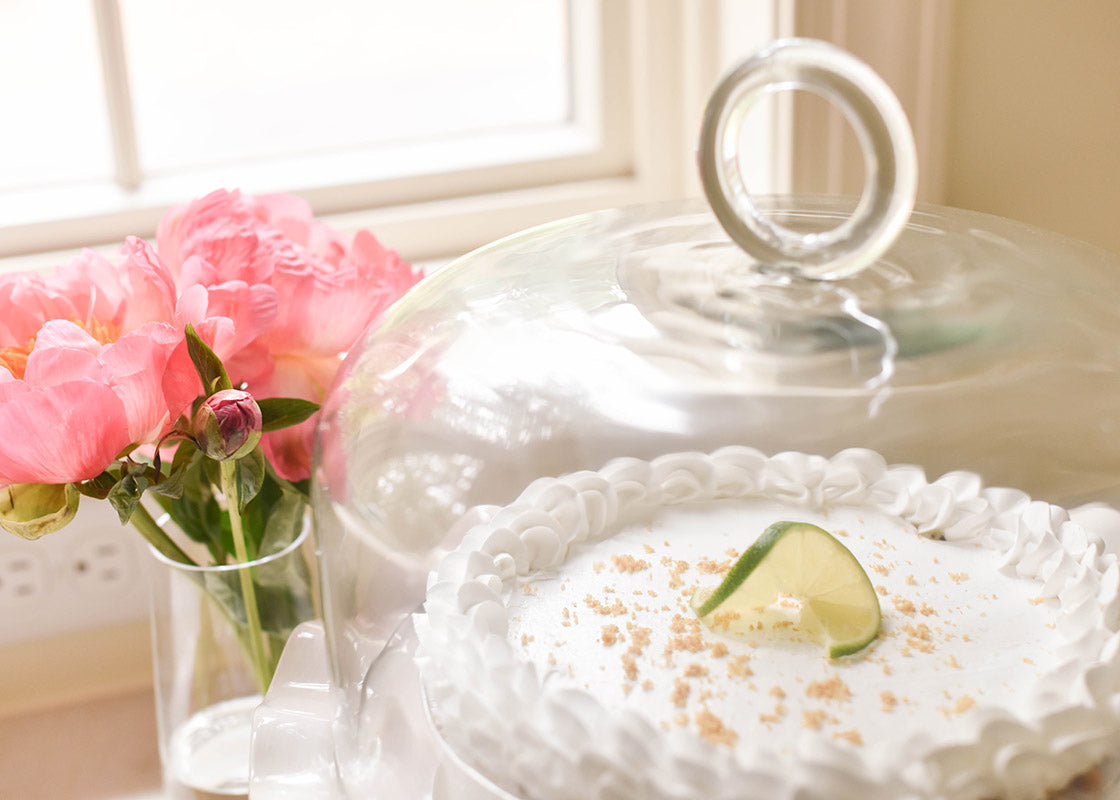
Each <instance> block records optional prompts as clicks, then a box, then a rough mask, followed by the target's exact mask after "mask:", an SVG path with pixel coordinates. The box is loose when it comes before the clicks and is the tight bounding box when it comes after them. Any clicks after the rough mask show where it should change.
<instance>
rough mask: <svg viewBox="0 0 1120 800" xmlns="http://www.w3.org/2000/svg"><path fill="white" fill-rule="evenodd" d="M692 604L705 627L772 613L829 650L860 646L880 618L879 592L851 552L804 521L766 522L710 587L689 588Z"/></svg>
mask: <svg viewBox="0 0 1120 800" xmlns="http://www.w3.org/2000/svg"><path fill="white" fill-rule="evenodd" d="M790 601H792V602H790ZM692 608H693V609H694V610H695V612H696V614H697V615H698V616H699V617H700V619H701V620H702V621H703V622H704V624H706V625H707V626H708V627H709V628H716V627H721V628H723V629H725V630H729V631H731V632H745V631H748V630H758V629H760V628H761V627H764V622H765V621H768V620H774V619H777V620H778V621H777V623H776V624H775V625H774V626H773V627H775V628H777V627H782V626H786V627H788V626H790V625H791V624H792V627H793V628H794V629H795V630H797V631H799V632H800V633H802V634H805V635H807V636H808V637H810V638H812V639H814V640H816V641H819V642H821V643H822V644H824V645H825V646H826V647H827V648H828V655H829V657H830V658H841V657H843V656H847V655H851V654H853V653H857V652H859V651H860V650H862V649H863V648H865V647H867V645H869V644H871V642H872V641H874V640H875V638H876V636H878V634H879V628H880V625H881V623H882V612H881V610H880V608H879V596H878V594H876V592H875V587H874V586H872V584H871V580H870V578H868V577H867V573H866V572H865V571H864V569H863V566H862V565H861V564H860V563H859V561H858V559H856V557H855V556H854V555H852V552H851V551H850V550H848V548H847V547H845V546H844V545H843V544H842V543H841V542H840V541H839V540H838V539H837V538H836V537H834V536H833V535H832V534H830V533H829V532H828V531H826V530H824V529H823V528H820V527H818V526H816V525H812V524H810V523H807V522H788V521H784V522H776V523H774V524H773V525H771V526H770V527H769V528H767V529H766V530H765V531H764V532H763V534H762V535H761V536H760V537H759V538H758V540H757V541H755V543H754V544H753V545H751V546H750V548H749V549H748V550H747V551H746V552H745V553H743V555H742V556H740V557H739V559H738V561H736V562H735V563H734V564H733V565H732V566H731V569H730V571H729V572H728V573H727V575H726V576H725V577H724V579H723V581H722V582H721V583H720V584H719V585H718V586H716V587H715V589H698V590H697V591H696V593H695V594H693V596H692ZM733 623H734V624H733Z"/></svg>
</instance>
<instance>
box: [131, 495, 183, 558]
mask: <svg viewBox="0 0 1120 800" xmlns="http://www.w3.org/2000/svg"><path fill="white" fill-rule="evenodd" d="M128 521H129V522H131V523H132V527H134V528H136V530H138V531H139V532H140V535H141V536H143V537H144V538H145V539H146V540H147V541H148V544H150V545H151V546H152V547H154V548H155V549H156V550H158V551H159V552H161V553H163V554H164V555H165V556H167V557H168V558H169V559H171V560H172V561H178V562H180V563H183V564H190V565H191V566H196V567H197V566H198V564H196V563H195V562H194V560H193V559H192V558H191V557H190V556H188V555H187V554H186V553H185V552H183V549H182V548H181V547H179V545H177V544H175V541H174V540H173V539H172V538H171V537H170V536H168V535H167V531H165V530H164V529H163V528H162V527H161V526H160V524H159V523H158V522H156V521H155V518H154V517H152V515H151V513H150V512H149V511H148V509H146V508H144V506H143V505H141V504H140V503H137V504H136V509H135V510H134V511H133V512H132V516H131V517H129V519H128Z"/></svg>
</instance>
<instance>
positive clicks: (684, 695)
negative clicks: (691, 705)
mask: <svg viewBox="0 0 1120 800" xmlns="http://www.w3.org/2000/svg"><path fill="white" fill-rule="evenodd" d="M690 691H692V687H691V686H689V685H688V683H686V682H685V681H683V680H681V679H680V678H674V679H673V692H672V694H670V695H669V699H670V700H671V701H672V703H673V705H675V706H676V707H677V708H684V707H685V705H686V704H687V703H688V693H689V692H690Z"/></svg>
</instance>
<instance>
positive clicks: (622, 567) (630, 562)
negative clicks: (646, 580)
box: [611, 555, 649, 574]
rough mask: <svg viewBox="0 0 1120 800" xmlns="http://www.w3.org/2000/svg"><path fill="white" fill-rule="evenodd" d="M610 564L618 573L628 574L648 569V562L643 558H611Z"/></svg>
mask: <svg viewBox="0 0 1120 800" xmlns="http://www.w3.org/2000/svg"><path fill="white" fill-rule="evenodd" d="M611 562H612V563H613V564H614V568H615V569H617V570H618V571H619V572H624V573H629V574H633V573H635V572H642V571H643V570H647V569H649V562H648V561H646V560H645V559H644V558H634V556H629V555H619V556H611Z"/></svg>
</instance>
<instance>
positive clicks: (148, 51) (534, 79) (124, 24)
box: [0, 0, 780, 265]
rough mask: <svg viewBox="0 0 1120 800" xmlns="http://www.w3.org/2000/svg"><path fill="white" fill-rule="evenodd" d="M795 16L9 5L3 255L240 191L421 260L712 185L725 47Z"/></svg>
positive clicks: (120, 3)
mask: <svg viewBox="0 0 1120 800" xmlns="http://www.w3.org/2000/svg"><path fill="white" fill-rule="evenodd" d="M779 5H780V4H779V3H777V2H774V3H758V4H753V3H752V4H750V7H751V8H750V10H745V9H746V4H742V3H736V2H734V0H726V1H725V2H724V3H722V4H720V3H712V4H692V3H689V2H684V0H677V1H676V2H671V3H665V4H658V5H657V6H656V7H651V6H650V5H649V4H647V3H645V2H642V1H641V0H534V2H531V3H525V2H523V0H478V2H471V3H462V2H458V0H415V2H410V3H399V2H388V1H387V0H330V2H326V3H319V4H314V5H312V4H308V3H306V2H298V0H243V2H238V3H232V4H231V3H223V2H221V1H220V0H197V2H193V3H190V4H168V3H150V2H145V0H92V1H91V0H7V2H5V3H4V4H2V5H0V69H3V70H4V74H5V75H6V76H8V78H7V79H6V80H5V81H4V82H3V83H0V103H2V104H3V107H5V108H6V109H8V114H7V115H6V116H7V118H8V119H9V120H13V121H15V124H9V125H6V126H4V127H3V129H0V258H2V257H4V256H16V255H21V254H28V253H36V252H42V251H52V250H68V249H72V248H75V247H80V246H85V245H94V244H99V243H106V244H111V243H114V242H117V241H120V239H121V238H123V236H125V235H127V234H129V233H137V234H140V235H147V234H150V232H151V230H152V229H153V228H154V225H155V222H156V220H158V218H159V216H160V214H161V213H162V211H163V210H164V209H166V207H167V206H169V205H171V204H173V203H178V202H182V201H184V200H187V199H190V198H192V197H195V196H198V195H200V194H204V193H206V192H208V191H210V190H212V189H214V188H218V187H220V186H225V187H231V188H232V187H240V188H243V189H245V190H246V191H250V192H266V191H290V192H297V193H300V194H302V195H303V196H304V197H306V198H307V199H308V200H309V201H310V202H311V203H312V205H313V207H314V208H315V210H316V212H317V213H319V214H321V215H331V216H332V221H334V222H335V223H336V224H337V225H339V226H340V227H343V228H350V227H367V226H368V227H373V228H374V229H375V230H377V232H378V233H379V234H380V235H381V236H382V238H384V239H385V240H386V241H387V242H389V243H391V244H392V245H393V246H395V247H398V248H399V249H401V250H402V252H404V253H405V254H406V255H407V256H408V257H410V258H413V259H423V258H434V257H445V256H448V255H454V254H457V253H459V252H463V251H465V250H467V249H470V248H473V247H475V246H478V245H480V244H483V243H485V242H487V241H490V240H492V239H494V238H497V237H499V236H501V235H504V234H506V233H509V232H511V231H513V230H517V229H519V228H523V227H527V226H529V225H532V224H537V223H539V222H543V221H546V220H549V219H555V218H558V217H561V216H565V215H568V214H571V213H578V212H581V211H585V210H589V209H592V208H599V207H606V206H617V205H626V204H630V203H635V202H645V201H650V200H657V199H663V198H666V197H673V196H679V195H681V194H686V193H693V192H695V191H696V189H697V184H696V181H695V178H694V177H693V175H692V173H693V171H694V167H693V160H692V154H691V153H692V148H693V146H694V137H695V130H696V125H697V120H698V118H699V112H700V109H701V107H702V104H703V101H704V99H705V98H706V95H707V92H708V91H709V89H710V88H711V85H712V83H713V82H714V80H715V78H716V76H717V75H718V72H719V70H720V68H721V67H722V66H723V64H722V62H721V56H720V52H721V46H722V47H723V49H724V50H725V51H728V52H729V55H730V54H740V53H742V52H745V51H746V50H748V49H750V48H751V47H753V46H754V45H755V44H756V43H761V42H764V41H766V40H768V39H769V38H772V37H773V35H774V33H775V29H776V26H777V22H776V20H777V18H778V17H777V12H776V11H775V9H776V8H777V7H778V6H779ZM721 13H722V16H721ZM721 20H725V21H728V22H730V23H733V25H721ZM43 42H51V46H50V47H49V48H45V47H43ZM17 78H18V79H17ZM10 264H11V260H9V265H10Z"/></svg>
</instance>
